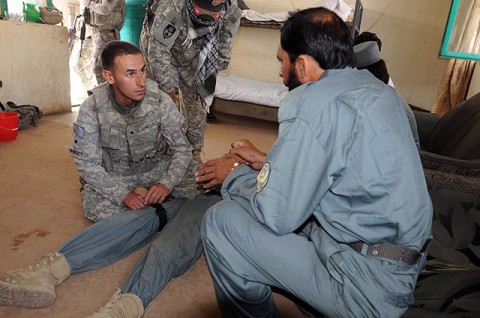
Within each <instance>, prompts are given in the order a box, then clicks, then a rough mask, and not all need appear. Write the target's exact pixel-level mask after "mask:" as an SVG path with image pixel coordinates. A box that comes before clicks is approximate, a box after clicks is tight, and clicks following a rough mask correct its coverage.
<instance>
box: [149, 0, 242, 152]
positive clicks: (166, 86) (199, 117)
mask: <svg viewBox="0 0 480 318" xmlns="http://www.w3.org/2000/svg"><path fill="white" fill-rule="evenodd" d="M240 16H241V10H240V9H239V8H238V5H237V0H163V1H159V0H150V1H149V2H148V7H147V15H146V18H145V21H144V25H143V30H142V34H141V38H140V47H141V49H142V50H143V52H144V55H145V57H146V60H147V61H146V62H147V67H148V73H149V75H150V76H152V77H153V78H154V79H155V80H156V81H157V83H158V84H159V85H160V88H161V89H162V90H163V91H164V92H166V93H167V94H168V95H170V97H171V98H172V100H173V101H174V102H175V103H176V104H177V105H179V107H180V110H181V112H182V113H183V114H184V116H185V118H186V120H187V124H188V126H189V140H190V142H191V143H192V146H193V156H194V158H195V160H197V161H198V162H201V159H200V152H201V150H202V147H203V144H204V130H205V125H206V120H205V119H206V114H207V109H208V107H209V106H210V105H211V103H212V101H213V94H214V91H215V83H216V77H217V73H218V71H219V70H223V69H226V68H227V66H228V64H229V62H230V51H231V47H232V37H233V35H234V34H235V33H236V31H237V29H238V26H239V24H240ZM177 90H178V94H179V98H178V97H177V94H176V91H177Z"/></svg>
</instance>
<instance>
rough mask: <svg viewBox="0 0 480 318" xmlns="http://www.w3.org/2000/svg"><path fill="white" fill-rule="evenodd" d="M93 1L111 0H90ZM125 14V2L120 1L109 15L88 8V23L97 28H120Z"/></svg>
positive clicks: (106, 0)
mask: <svg viewBox="0 0 480 318" xmlns="http://www.w3.org/2000/svg"><path fill="white" fill-rule="evenodd" d="M91 1H93V2H95V3H102V2H103V3H105V2H108V3H112V2H113V0H91ZM125 14H126V3H125V1H121V3H120V5H118V6H115V7H114V9H113V12H112V13H111V14H109V15H101V14H98V13H97V12H95V11H93V10H90V23H89V25H90V26H92V27H94V28H96V29H99V30H115V29H117V30H120V29H121V28H122V27H123V23H124V21H125Z"/></svg>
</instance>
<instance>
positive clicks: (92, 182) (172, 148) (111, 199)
mask: <svg viewBox="0 0 480 318" xmlns="http://www.w3.org/2000/svg"><path fill="white" fill-rule="evenodd" d="M139 58H141V59H142V61H143V58H142V57H141V55H140V57H139ZM142 72H146V71H145V70H142ZM105 74H107V76H106V78H107V81H108V83H104V84H102V85H100V86H98V87H96V88H95V89H93V94H92V96H90V97H89V98H88V99H86V100H85V102H83V104H82V105H81V107H80V110H79V113H78V117H77V120H76V122H75V123H74V136H73V138H74V142H73V146H72V153H73V157H74V159H75V164H76V166H77V169H78V171H79V174H80V177H81V178H82V180H84V182H86V184H85V185H84V188H83V208H84V213H85V217H86V218H88V219H90V220H91V221H93V222H96V221H99V220H101V219H104V218H106V217H109V216H111V215H113V214H115V213H121V212H126V211H130V210H135V209H140V208H144V207H145V206H146V202H143V201H142V200H140V199H139V197H140V195H139V194H137V193H133V192H134V191H135V189H136V187H146V188H149V189H153V190H150V191H154V190H158V191H157V192H162V193H160V194H158V195H161V197H162V200H164V199H166V198H167V197H168V195H169V194H170V192H171V196H173V197H175V198H189V199H192V198H193V197H194V196H195V195H197V194H198V193H199V192H198V190H196V184H195V183H194V180H193V173H194V172H195V171H196V170H197V168H198V165H197V164H196V162H195V161H192V160H191V158H192V155H191V145H190V144H189V142H188V140H187V138H186V124H185V121H184V118H183V117H182V115H181V114H180V113H179V112H178V110H177V109H176V107H175V105H174V104H173V103H172V101H171V99H170V98H169V97H168V96H167V95H166V94H165V93H164V92H162V91H161V90H159V89H158V87H157V84H156V83H155V82H154V81H152V80H146V81H145V82H143V83H142V82H139V83H137V84H136V86H135V87H134V92H133V93H132V94H133V95H134V99H132V98H127V99H125V97H124V96H125V93H122V92H121V91H122V86H120V85H121V83H120V82H118V83H117V82H116V81H115V79H114V78H113V77H112V76H110V72H106V73H105ZM142 75H143V76H145V73H142ZM119 97H121V98H119ZM123 100H125V101H123ZM186 172H187V173H186ZM182 178H183V180H182ZM159 185H161V187H160V186H159ZM157 188H158V189H157ZM152 195H155V194H152ZM148 196H150V194H148ZM139 201H140V202H139ZM150 203H161V201H160V202H150Z"/></svg>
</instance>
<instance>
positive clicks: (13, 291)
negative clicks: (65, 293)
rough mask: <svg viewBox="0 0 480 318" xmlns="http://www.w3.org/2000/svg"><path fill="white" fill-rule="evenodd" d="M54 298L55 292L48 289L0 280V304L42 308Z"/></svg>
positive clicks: (52, 301)
mask: <svg viewBox="0 0 480 318" xmlns="http://www.w3.org/2000/svg"><path fill="white" fill-rule="evenodd" d="M55 298H56V294H55V292H52V291H51V290H48V289H44V288H32V287H30V288H29V287H25V286H21V285H14V284H9V283H6V282H0V306H21V307H27V308H43V307H47V306H50V305H51V304H53V303H54V302H55Z"/></svg>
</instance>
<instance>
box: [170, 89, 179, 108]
mask: <svg viewBox="0 0 480 318" xmlns="http://www.w3.org/2000/svg"><path fill="white" fill-rule="evenodd" d="M168 96H170V98H171V99H172V101H173V102H174V103H175V105H178V97H177V95H176V94H175V90H173V91H171V92H169V93H168Z"/></svg>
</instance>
